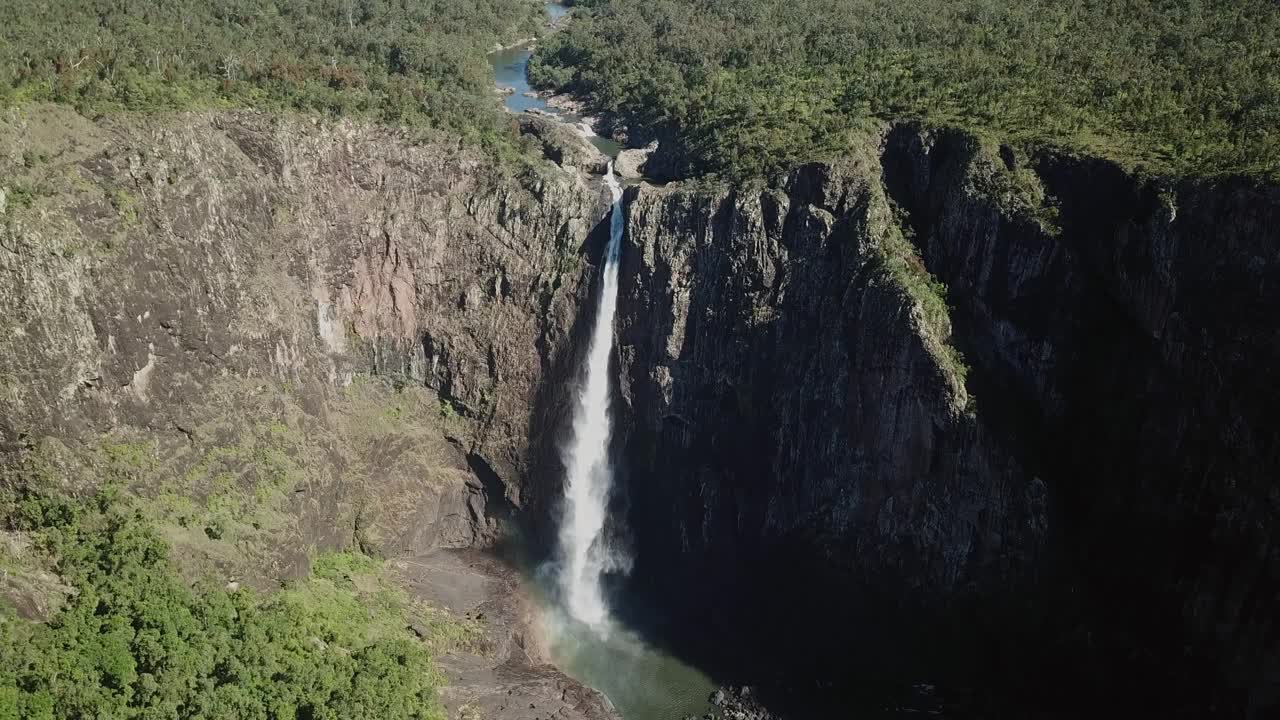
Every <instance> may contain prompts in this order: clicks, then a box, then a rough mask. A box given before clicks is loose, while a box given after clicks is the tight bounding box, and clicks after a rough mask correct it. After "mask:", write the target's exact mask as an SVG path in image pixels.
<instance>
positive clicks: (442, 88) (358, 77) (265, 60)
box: [0, 0, 542, 138]
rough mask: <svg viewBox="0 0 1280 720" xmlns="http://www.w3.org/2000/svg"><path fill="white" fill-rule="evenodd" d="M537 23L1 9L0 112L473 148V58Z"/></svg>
mask: <svg viewBox="0 0 1280 720" xmlns="http://www.w3.org/2000/svg"><path fill="white" fill-rule="evenodd" d="M541 18H542V10H541V6H540V5H538V4H536V3H531V2H529V1H528V0H469V1H468V2H456V1H455V0H151V1H150V2H131V1H130V0H60V1H59V2H52V3H51V2H45V1H44V0H7V1H6V2H4V3H0V105H4V104H12V103H18V102H24V101H31V100H45V101H53V102H62V103H69V104H72V105H75V106H76V107H78V108H80V109H81V111H82V112H85V113H96V112H103V111H109V110H118V109H124V110H142V111H146V110H163V109H178V108H190V107H201V106H218V105H233V106H250V107H264V108H270V109H280V108H292V109H301V110H308V111H320V112H323V113H327V114H332V115H344V116H347V115H354V116H370V117H374V118H377V119H380V120H384V121H389V122H394V123H407V124H415V125H425V126H430V127H440V128H444V129H448V130H451V131H453V132H455V133H460V134H462V135H464V136H468V137H473V138H474V137H480V136H484V135H486V134H492V133H494V132H496V131H498V130H499V129H500V128H501V126H502V123H501V122H500V118H501V116H500V114H499V113H498V111H497V110H496V108H495V103H494V102H493V91H492V89H493V79H492V77H491V76H490V73H489V69H488V66H487V64H486V63H485V59H484V54H485V52H486V51H487V50H489V49H491V48H492V46H493V45H494V43H495V42H497V41H499V40H503V39H511V38H514V37H523V36H529V35H533V34H534V33H535V32H536V31H537V28H538V27H539V25H540V22H541Z"/></svg>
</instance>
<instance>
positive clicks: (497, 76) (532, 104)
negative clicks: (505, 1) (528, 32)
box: [489, 3, 622, 157]
mask: <svg viewBox="0 0 1280 720" xmlns="http://www.w3.org/2000/svg"><path fill="white" fill-rule="evenodd" d="M544 7H545V8H546V12H547V17H548V19H549V20H550V21H552V22H555V21H557V20H560V19H561V18H563V17H564V16H565V15H566V14H568V12H569V8H567V7H565V6H564V5H561V4H560V3H546V4H545V5H544ZM534 48H535V45H534V42H533V41H532V40H530V41H528V42H523V43H520V44H518V45H514V46H512V47H508V48H503V49H501V50H497V51H495V52H492V53H490V54H489V66H490V67H491V68H492V69H493V84H494V86H495V87H497V88H498V89H499V90H501V91H502V92H504V93H506V96H505V97H503V99H502V105H503V107H505V108H506V109H507V111H508V112H511V113H516V114H519V113H528V112H532V113H533V114H538V115H543V116H546V117H553V118H555V119H557V120H559V121H560V122H563V123H565V124H566V125H571V126H573V127H574V128H576V129H578V130H579V132H580V133H582V134H583V136H584V137H586V139H587V140H588V141H589V142H590V143H591V144H592V145H595V146H596V148H598V149H599V150H600V152H602V153H604V154H605V155H607V156H609V157H617V155H618V152H619V151H620V150H621V149H622V146H621V145H620V144H619V143H618V142H617V141H615V140H613V139H612V138H607V137H601V136H599V135H596V134H595V132H594V131H592V132H591V133H590V134H587V133H585V132H583V130H584V129H585V128H584V127H583V125H584V123H585V124H586V128H589V127H590V123H589V119H588V118H584V117H583V116H581V115H577V114H575V113H571V112H566V111H564V110H562V109H560V108H556V107H552V106H551V105H550V104H548V103H547V99H546V98H545V97H543V96H542V95H541V94H539V93H538V92H537V91H536V90H534V89H533V86H532V85H530V84H529V58H531V57H533V51H534Z"/></svg>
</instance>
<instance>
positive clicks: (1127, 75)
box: [531, 0, 1280, 177]
mask: <svg viewBox="0 0 1280 720" xmlns="http://www.w3.org/2000/svg"><path fill="white" fill-rule="evenodd" d="M580 4H581V5H584V6H586V5H589V6H592V7H591V9H589V10H588V9H585V8H584V9H583V10H581V11H579V15H578V17H577V18H576V19H575V21H574V22H573V23H572V24H571V25H570V26H569V28H568V29H567V31H565V32H563V33H559V34H556V35H555V36H553V37H552V38H550V39H549V40H548V41H547V42H545V43H543V45H542V47H541V48H540V49H539V52H538V54H537V55H536V56H535V58H534V61H533V62H532V63H531V74H532V75H533V77H534V80H535V81H536V82H538V83H539V84H541V85H542V86H546V87H555V88H559V89H563V90H568V91H571V92H573V93H576V94H579V95H581V96H584V97H585V98H586V99H588V100H589V101H590V102H591V103H592V104H593V105H594V106H595V108H596V110H598V111H600V112H603V113H607V114H611V115H613V116H614V117H616V118H617V119H618V120H619V121H620V122H621V123H622V124H623V125H624V126H626V127H631V128H658V129H661V130H666V131H667V134H668V135H669V136H670V137H671V139H672V141H673V142H674V143H676V144H677V145H678V146H679V147H677V148H674V150H675V152H673V153H672V155H673V156H674V157H676V158H680V160H681V162H682V164H683V166H682V167H680V168H679V171H680V173H682V174H697V173H708V172H710V173H721V174H725V175H730V176H744V175H758V174H762V173H769V172H773V171H776V170H780V169H784V168H786V167H788V166H790V165H792V164H794V163H796V162H799V161H803V160H807V159H813V158H815V157H821V156H824V155H829V154H834V153H838V152H840V151H841V150H842V149H843V148H845V147H847V146H848V144H849V143H851V142H855V141H856V140H855V139H854V138H855V136H857V135H858V134H859V133H860V132H865V130H866V129H867V128H868V127H872V126H873V125H874V124H876V123H878V122H882V121H885V120H891V119H915V120H919V121H922V122H925V123H927V124H931V125H938V126H941V125H947V126H953V127H961V128H965V129H969V130H972V131H975V132H978V133H982V134H990V135H992V136H995V137H997V138H998V139H999V140H1001V141H1006V142H1015V143H1027V144H1038V145H1053V146H1059V147H1064V148H1067V149H1071V150H1080V151H1084V152H1089V153H1092V154H1097V155H1101V156H1104V157H1109V158H1112V159H1115V160H1117V161H1120V162H1122V163H1124V164H1125V165H1126V166H1129V167H1133V168H1145V169H1147V170H1149V171H1151V172H1158V173H1179V174H1194V175H1217V174H1224V173H1239V174H1247V175H1265V176H1271V177H1275V176H1276V175H1277V173H1278V172H1280V6H1277V5H1276V4H1275V3H1274V2H1273V0H1222V1H1210V0H1084V1H1082V2H1058V1H1057V0H922V1H920V2H898V1H897V0H696V1H695V0H646V2H634V1H631V0H594V1H592V2H583V3H580Z"/></svg>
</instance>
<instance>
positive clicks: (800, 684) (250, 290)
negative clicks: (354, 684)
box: [0, 17, 1280, 720]
mask: <svg viewBox="0 0 1280 720" xmlns="http://www.w3.org/2000/svg"><path fill="white" fill-rule="evenodd" d="M346 23H354V21H353V20H350V18H349V17H347V18H344V19H343V23H340V24H346ZM516 36H517V37H523V35H516ZM522 52H524V51H522ZM525 60H527V57H526V58H525ZM501 65H502V63H498V64H496V65H495V66H494V67H495V68H499V69H500V67H501ZM522 67H523V66H522ZM520 72H521V73H523V69H522V70H521V71H520ZM335 82H338V84H341V80H340V79H339V80H336V81H335ZM484 89H485V91H486V92H487V91H488V90H489V88H488V87H485V88H484ZM517 96H519V95H518V94H517ZM487 99H489V100H491V99H492V98H487ZM526 99H528V100H533V98H526ZM573 120H574V122H576V121H580V120H581V118H574V119H573ZM604 121H605V123H604V125H602V132H603V128H604V127H606V126H609V127H613V129H615V130H619V132H618V134H619V136H627V133H626V132H624V131H627V130H629V131H630V135H629V136H627V137H625V139H627V140H628V141H630V142H631V144H632V145H636V144H639V143H641V142H646V143H647V142H649V141H650V140H653V139H657V140H658V141H659V142H658V147H657V150H655V151H653V153H652V154H651V155H649V156H648V157H649V158H650V159H649V160H648V162H649V163H650V166H649V167H648V168H646V171H648V172H650V173H651V175H652V177H650V178H649V180H638V181H632V182H628V183H627V184H626V185H625V186H623V185H621V184H619V180H618V179H617V177H615V174H614V172H613V169H614V168H613V166H612V164H611V163H609V162H608V160H607V158H605V157H604V155H602V153H601V151H604V152H608V151H609V149H610V148H609V146H607V145H605V146H603V147H602V146H601V145H600V144H599V143H595V142H592V141H590V140H589V139H587V138H584V137H582V133H579V132H576V131H574V130H573V129H572V128H569V127H566V126H564V125H563V124H560V123H558V122H556V121H555V120H554V119H553V118H545V117H525V116H512V117H508V118H506V120H505V122H507V124H508V125H509V126H510V130H511V132H512V133H513V134H514V135H515V137H516V140H515V141H513V142H516V143H518V144H517V145H516V147H518V148H519V149H520V151H521V152H522V153H529V154H530V156H531V157H532V158H533V159H528V158H526V157H524V156H520V157H519V158H517V159H516V160H512V159H511V158H510V157H508V156H505V155H503V154H502V153H501V152H497V151H492V149H491V148H490V149H484V148H482V147H481V146H480V145H476V144H467V143H465V142H460V141H457V140H456V139H455V138H454V137H453V136H452V135H449V134H447V133H437V134H431V133H427V132H419V131H415V130H411V129H406V128H402V127H399V126H396V125H392V124H388V123H387V122H383V121H377V120H371V119H369V118H350V117H323V116H318V115H314V114H306V113H295V112H280V111H275V110H269V111H264V110H254V109H244V108H239V109H235V108H232V109H228V108H223V107H204V108H198V109H188V110H184V111H166V112H163V113H158V114H154V115H133V114H127V113H103V114H98V115H95V114H92V113H89V114H86V113H81V112H78V111H77V110H75V109H73V108H71V107H68V106H66V105H65V104H59V103H45V102H34V103H27V104H24V105H22V106H19V107H11V108H6V109H5V110H4V112H3V115H2V116H0V310H3V312H0V323H2V325H0V398H3V406H4V410H3V413H0V451H2V452H0V490H3V491H4V493H10V492H12V493H13V496H12V497H11V496H10V495H9V494H3V493H0V508H2V509H3V510H4V516H5V523H4V525H3V527H0V541H3V542H0V569H3V570H4V573H3V579H2V580H0V604H3V605H4V607H6V608H9V607H10V606H12V608H14V613H13V614H14V615H15V616H16V617H18V618H21V619H22V622H30V623H31V624H33V625H40V626H42V627H43V626H49V627H56V626H58V623H59V621H57V620H56V618H58V617H60V616H59V615H58V612H59V611H60V609H65V608H70V609H72V610H76V609H81V610H84V611H85V613H86V614H88V615H91V616H92V615H94V614H95V613H96V612H97V605H96V604H95V605H93V606H88V605H85V606H83V607H81V606H80V605H78V604H77V603H84V602H88V599H90V598H91V596H92V593H91V592H88V591H84V590H77V586H76V581H77V576H76V574H75V572H73V570H74V566H70V565H68V564H67V563H65V562H64V559H63V558H61V557H58V556H55V555H54V554H53V553H51V552H49V553H46V552H45V551H41V550H37V549H36V548H38V547H39V545H38V543H37V541H36V539H37V538H38V537H40V534H41V533H45V532H49V529H50V528H52V529H53V530H54V532H53V535H55V536H56V537H59V538H62V537H63V536H64V535H66V534H69V533H65V532H64V529H65V526H67V524H68V523H74V522H80V520H77V519H74V518H82V517H90V518H92V517H96V516H95V515H94V513H96V512H99V511H98V510H96V509H94V508H97V507H99V506H101V507H108V506H109V505H110V503H109V501H108V500H107V499H105V498H111V497H116V496H117V495H118V496H119V497H121V498H124V500H120V501H119V502H123V503H126V504H125V505H124V506H123V509H110V510H104V511H102V512H103V513H105V514H106V516H107V517H117V516H119V517H135V518H141V519H143V520H145V521H146V522H147V523H149V524H150V525H151V526H153V527H154V528H155V533H156V535H157V536H158V537H159V538H161V539H162V540H163V541H164V544H165V545H166V546H167V547H168V548H169V558H170V560H171V561H172V563H173V565H174V566H175V568H176V572H177V573H178V577H179V578H180V581H179V583H178V584H180V585H181V586H182V587H183V588H184V589H186V588H200V587H204V585H205V584H210V585H211V586H214V587H216V588H217V589H219V590H222V589H225V590H226V592H227V593H229V597H233V598H242V597H243V596H242V595H240V594H239V593H240V592H241V591H242V589H243V590H246V591H247V590H250V589H252V590H253V591H255V592H258V593H261V594H262V596H263V597H270V596H272V595H273V594H274V593H281V592H284V593H285V594H286V595H287V593H289V592H295V591H296V588H297V587H299V585H298V584H297V583H299V582H302V581H304V580H305V579H306V578H308V577H312V576H313V575H314V574H315V572H316V570H317V568H319V570H320V571H321V572H322V573H327V574H325V575H322V576H321V577H319V582H321V586H320V587H322V588H324V589H325V592H329V591H332V590H333V588H334V587H346V585H344V584H343V583H347V584H350V585H351V586H353V587H354V588H355V589H356V590H355V591H356V592H360V593H365V594H364V595H359V596H358V597H359V598H360V600H361V602H363V603H364V604H366V605H368V606H369V607H370V608H373V607H379V608H381V607H382V606H383V605H384V604H386V603H384V601H385V599H386V597H392V595H381V594H375V593H373V590H370V587H374V586H377V583H381V582H385V583H386V584H388V585H389V586H394V587H395V588H396V591H395V592H396V593H402V594H403V595H404V597H405V598H407V599H404V600H403V604H404V605H405V606H406V607H407V608H409V610H410V611H411V612H410V615H409V616H408V617H407V619H395V620H388V621H385V622H384V621H383V620H379V622H380V623H382V625H385V627H382V626H379V628H377V629H378V631H379V632H386V633H388V636H393V637H394V638H395V640H396V642H400V641H404V642H412V643H417V645H422V646H424V647H429V649H430V653H431V655H432V658H433V662H435V663H436V665H437V667H438V672H439V674H440V675H441V677H442V678H443V680H444V681H447V682H442V685H441V687H440V689H439V690H438V694H437V695H433V696H432V697H431V702H438V703H439V705H440V712H441V713H443V714H445V715H447V716H448V717H449V718H450V719H451V720H453V719H454V718H456V719H457V720H471V719H472V718H478V717H485V718H499V719H501V720H508V719H510V720H517V719H522V720H528V719H529V718H551V717H555V718H557V720H579V719H581V720H605V719H606V718H615V717H622V718H623V719H624V720H657V719H658V718H675V720H681V719H682V718H684V717H685V716H687V715H694V716H701V715H703V714H704V713H708V712H711V713H718V714H720V715H722V716H725V717H732V716H733V713H735V712H737V710H735V709H733V708H727V707H710V706H709V705H708V700H707V699H708V697H709V696H711V695H712V693H713V691H715V690H716V688H717V687H718V686H724V687H726V688H730V687H732V688H740V687H742V686H749V687H750V688H751V690H750V691H748V692H746V693H742V692H741V691H739V692H731V693H730V695H732V696H735V697H739V696H749V697H750V698H752V699H753V702H756V701H758V703H759V704H760V705H761V706H762V707H764V708H767V709H768V713H769V716H771V717H787V718H816V717H832V716H837V717H846V716H848V717H858V716H864V715H865V716H868V717H911V716H918V715H919V714H921V713H931V714H933V715H934V716H943V717H957V718H964V717H1060V716H1063V715H1067V716H1074V715H1116V716H1120V717H1169V716H1173V717H1207V716H1213V717H1243V718H1266V717H1270V716H1272V714H1273V713H1275V712H1277V710H1280V624H1278V622H1277V618H1280V542H1277V536H1276V533H1277V527H1280V525H1278V524H1277V521H1278V520H1280V487H1278V486H1277V484H1276V478H1277V477H1280V431H1278V430H1277V424H1276V423H1275V422H1274V420H1273V419H1272V417H1271V413H1272V411H1273V409H1274V408H1276V407H1280V385H1277V383H1276V382H1275V377H1276V368H1277V367H1280V319H1277V316H1276V312H1275V310H1276V308H1280V284H1278V283H1277V282H1276V278H1278V277H1280V229H1278V228H1280V185H1277V184H1276V183H1275V182H1273V181H1271V180H1268V179H1266V178H1261V177H1258V176H1255V175H1245V174H1239V175H1232V174H1219V175H1213V176H1203V177H1199V176H1195V175H1182V174H1177V173H1162V172H1155V171H1151V170H1149V169H1141V168H1135V167H1133V166H1130V165H1125V164H1122V163H1120V162H1118V161H1116V160H1114V159H1107V158H1104V157H1101V156H1098V155H1096V154H1091V153H1088V152H1080V151H1072V150H1068V149H1065V148H1062V147H1057V146H1054V145H1033V146H1028V145H1026V144H1022V143H1015V142H1005V141H1003V140H1002V139H1000V138H998V137H996V136H993V135H992V134H991V133H980V132H975V131H972V130H962V129H957V128H953V127H948V126H946V125H943V124H938V123H925V122H921V121H918V120H891V121H882V122H874V123H869V124H868V126H867V127H865V128H852V129H847V134H848V136H849V138H851V140H850V141H849V143H848V144H847V146H845V147H844V148H843V149H842V150H841V152H839V153H835V154H831V155H828V156H824V159H822V160H812V159H810V160H807V161H805V162H799V163H795V164H793V166H791V167H789V168H788V169H787V170H786V171H785V172H781V173H776V174H773V175H771V176H768V177H752V178H742V177H733V176H730V175H720V176H690V175H689V174H687V173H682V172H673V171H671V170H672V169H673V168H676V169H679V168H680V167H681V162H683V161H681V162H676V161H673V160H672V159H671V153H673V152H682V151H687V152H692V150H690V148H693V147H695V145H696V143H695V142H694V140H696V139H697V138H680V139H679V140H678V141H677V142H675V143H672V142H671V137H670V135H669V133H671V132H674V131H673V130H672V129H671V128H669V127H662V128H638V127H634V126H632V127H625V126H624V125H625V124H624V122H623V121H622V120H621V119H620V118H619V116H615V117H608V118H605V119H604ZM614 124H616V127H615V126H614ZM646 133H647V134H646ZM651 136H652V137H651ZM673 147H674V148H675V149H674V150H673ZM602 171H603V174H601V173H602ZM659 180H661V182H659ZM46 496H47V497H67V498H71V499H74V500H76V501H81V502H83V503H84V508H82V509H80V510H76V511H75V512H71V511H65V512H63V511H62V510H61V509H60V508H61V506H59V505H47V506H46V505H39V504H38V503H34V504H33V501H32V498H33V497H46ZM33 507H34V508H35V509H34V510H33V509H32V508H33ZM112 513H115V515H113V514H112ZM73 516H74V517H73ZM67 517H73V520H67ZM89 534H92V533H89ZM51 547H57V548H60V549H61V550H63V551H64V552H65V551H66V547H67V546H66V545H65V544H62V545H58V544H54V545H52V546H51ZM330 552H338V553H340V555H339V556H338V557H339V558H346V557H348V555H347V554H349V555H350V556H354V557H359V558H365V559H368V558H376V559H378V562H380V563H383V565H381V566H380V567H382V568H383V569H384V570H383V571H384V574H383V575H379V576H378V578H379V579H378V580H377V582H374V581H373V580H370V576H369V575H368V574H367V573H365V574H362V572H361V571H357V570H353V569H351V568H352V567H355V568H360V567H365V566H364V565H362V564H360V563H363V562H364V560H361V561H358V562H354V563H353V562H352V561H350V560H341V561H339V560H333V559H332V556H330V555H328V554H327V553H330ZM67 555H68V556H69V555H71V553H69V552H68V553H67ZM499 559H501V560H499ZM151 560H152V561H154V558H151ZM370 562H372V561H370ZM348 565H350V567H348ZM517 569H518V571H517ZM334 578H337V579H336V580H335V579H334ZM312 579H313V580H314V578H312ZM323 583H330V585H324V584H323ZM308 587H310V586H308ZM379 587H380V586H379ZM282 588H284V590H283V591H282ZM290 597H291V596H290ZM394 597H395V598H401V595H394ZM371 598H373V599H371ZM375 600H376V602H375ZM95 602H96V601H95ZM400 602H402V600H399V599H397V600H396V601H395V602H394V603H390V604H392V605H394V604H396V603H400ZM215 607H223V606H220V605H216V606H215ZM358 607H359V608H360V609H361V612H363V609H364V606H363V605H361V606H358ZM6 612H7V610H6ZM299 612H300V611H299ZM320 614H321V615H323V614H324V613H320ZM372 615H373V613H372V612H370V616H371V617H372ZM298 616H299V615H297V614H295V615H294V616H292V617H298ZM359 616H360V613H356V615H355V617H359ZM148 617H150V616H148ZM344 617H345V616H344ZM396 617H397V618H398V616H396ZM0 620H3V622H0V641H6V642H8V641H11V640H13V638H18V637H23V636H21V635H9V634H6V633H9V632H13V630H12V629H13V628H14V627H18V628H20V631H22V630H21V628H24V627H26V626H21V625H15V624H14V623H13V622H11V621H10V620H9V615H8V614H6V615H3V616H0ZM126 624H127V623H126ZM142 624H143V623H142V621H139V627H141V626H142ZM156 624H157V625H159V624H161V623H156ZM388 628H389V629H388ZM33 632H34V631H33ZM308 632H310V631H308ZM144 635H145V633H141V632H140V633H138V637H139V638H141V639H139V640H137V643H139V644H144V643H145V642H149V641H148V640H147V638H148V637H150V636H146V637H144ZM298 645H299V646H300V647H301V650H299V652H300V653H303V654H304V655H305V654H306V653H312V654H314V655H317V656H324V657H330V658H332V657H337V658H338V660H336V661H335V662H337V663H338V664H339V665H341V664H343V663H348V661H349V658H350V657H351V656H352V653H350V652H347V651H346V649H345V648H344V646H343V644H342V642H340V641H339V639H337V638H336V637H329V636H327V635H324V634H323V633H322V632H320V631H316V632H315V633H314V634H308V635H307V636H305V637H303V638H302V639H301V642H299V643H298ZM417 645H415V647H417ZM18 647H19V645H18V644H17V642H12V643H11V644H9V645H6V646H4V647H3V649H4V650H6V651H8V652H13V653H16V652H17V649H18ZM146 647H148V648H150V647H152V646H150V645H147V646H146ZM138 654H139V656H141V655H144V654H145V653H142V652H141V651H139V653H138ZM362 657H363V656H362ZM399 657H406V656H404V655H402V656H399ZM273 662H274V661H273ZM266 664H269V663H266ZM395 664H396V663H395V662H392V663H390V664H389V665H388V667H390V666H394V665H395ZM367 665H368V666H369V667H371V668H375V669H379V668H383V667H384V666H380V665H376V664H375V663H373V662H369V663H367ZM139 667H141V666H139ZM299 667H301V666H299ZM294 670H295V671H297V672H299V673H300V672H301V671H300V670H297V668H294ZM215 671H216V672H224V671H225V669H223V668H220V667H219V668H214V669H212V670H210V672H211V673H213V672H215ZM6 672H9V670H8V668H0V711H3V710H6V709H8V706H7V705H5V704H4V703H6V702H8V701H9V700H10V698H11V697H18V694H17V690H15V692H14V694H12V695H6V694H4V693H5V691H6V688H8V687H9V685H8V684H6V683H11V684H12V686H13V687H14V688H20V687H22V688H25V687H28V686H31V685H32V684H33V683H34V682H35V681H34V680H32V679H31V678H32V677H34V675H33V674H29V675H27V676H22V677H18V676H14V678H16V679H11V678H10V676H9V675H6V674H5V673H6ZM379 672H381V670H379ZM143 674H146V671H140V672H137V673H135V675H137V676H138V677H136V678H134V681H131V682H130V683H124V685H125V686H127V687H130V688H132V687H133V686H134V685H135V684H136V685H137V687H139V688H141V687H143V686H144V685H145V683H146V682H155V680H154V678H152V679H151V680H147V681H145V682H144V681H143V680H142V679H141V675H143ZM156 676H157V677H158V676H159V673H156ZM113 682H114V681H113ZM183 682H186V681H185V680H184V681H183ZM23 683H26V684H25V685H24V684H23ZM223 684H227V683H223ZM230 684H232V685H234V683H230ZM597 691H598V692H597ZM24 692H25V691H24ZM131 692H132V691H131ZM138 692H141V690H139V691H138ZM606 698H607V700H606ZM15 702H16V701H15ZM125 705H127V702H125V701H122V705H121V707H124V706H125ZM14 707H18V706H17V705H15V706H14ZM22 707H24V708H25V707H28V706H22ZM33 707H34V706H33ZM104 707H105V705H104ZM299 707H302V705H299ZM307 707H310V706H307ZM60 709H61V708H60ZM123 712H124V711H122V713H123ZM299 712H301V711H299ZM364 712H366V713H367V714H368V715H369V716H374V715H375V714H376V713H374V712H372V711H369V710H368V709H366V710H365V711H364ZM389 712H390V711H386V712H385V713H384V716H385V717H391V715H390V714H389ZM418 712H419V713H420V714H419V715H405V716H406V717H416V716H431V717H435V715H430V713H428V712H427V711H426V710H424V709H419V710H418ZM52 713H53V711H52V710H51V711H50V716H51V717H52V716H53V714H52ZM64 714H65V713H64ZM179 714H180V713H179ZM2 716H3V712H0V717H2ZM15 716H22V715H18V714H15ZM31 716H32V717H35V716H36V715H34V714H33V715H31ZM120 716H121V717H126V716H129V715H125V714H122V715H120ZM245 716H246V717H248V716H251V715H250V714H246V715H245ZM265 716H266V715H264V717H265ZM299 716H303V715H299ZM760 716H763V712H762V713H761V714H760ZM396 717H399V716H396Z"/></svg>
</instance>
